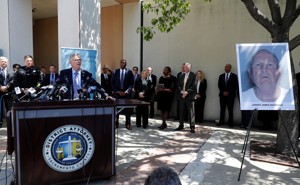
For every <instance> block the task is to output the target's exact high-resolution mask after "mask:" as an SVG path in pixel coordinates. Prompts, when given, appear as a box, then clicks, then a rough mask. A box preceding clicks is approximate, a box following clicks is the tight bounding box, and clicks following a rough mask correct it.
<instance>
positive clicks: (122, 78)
mask: <svg viewBox="0 0 300 185" xmlns="http://www.w3.org/2000/svg"><path fill="white" fill-rule="evenodd" d="M120 82H121V84H120V88H121V89H123V84H124V70H123V69H121V79H120Z"/></svg>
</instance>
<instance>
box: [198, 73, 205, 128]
mask: <svg viewBox="0 0 300 185" xmlns="http://www.w3.org/2000/svg"><path fill="white" fill-rule="evenodd" d="M195 85H196V95H195V122H198V123H202V122H203V114H204V105H205V100H206V88H207V81H206V79H205V75H204V73H203V71H201V70H198V71H197V73H196V80H195Z"/></svg>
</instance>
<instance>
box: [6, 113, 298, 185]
mask: <svg viewBox="0 0 300 185" xmlns="http://www.w3.org/2000/svg"><path fill="white" fill-rule="evenodd" d="M120 119H123V118H122V117H121V118H120ZM132 119H133V123H134V118H132ZM122 121H124V120H121V121H120V122H121V124H120V127H121V128H119V129H117V132H116V135H117V143H116V146H117V148H116V153H117V156H116V170H117V174H116V176H114V177H112V178H111V179H109V180H97V181H94V182H90V183H89V184H93V185H96V184H97V185H98V184H122V185H123V184H125V185H126V184H130V185H131V184H143V183H144V181H145V179H146V178H147V176H148V175H149V174H150V173H151V172H152V171H153V170H154V169H155V168H157V167H159V166H169V167H171V168H172V169H173V170H174V171H176V172H177V173H178V175H179V177H180V180H181V182H182V184H183V185H185V184H189V185H210V184H211V185H234V184H247V185H248V184H254V185H259V184H264V185H265V184H270V185H271V184H272V185H273V184H280V185H284V184H286V185H292V184H293V185H294V184H300V169H299V168H292V167H287V166H281V165H275V164H271V163H264V162H258V161H253V160H250V159H249V148H248V149H247V153H246V157H245V161H244V165H243V170H242V174H241V178H240V181H238V176H239V171H240V167H241V160H242V154H241V149H242V146H243V142H244V137H245V134H246V131H245V130H241V129H239V128H237V126H236V127H235V128H234V129H228V128H227V127H226V126H224V127H222V128H218V127H215V124H214V123H204V124H201V125H196V134H191V133H190V130H189V129H188V128H189V126H188V124H186V125H185V130H183V131H179V132H178V131H173V130H174V129H175V128H176V127H177V126H178V123H177V122H173V121H169V122H168V128H167V129H165V130H163V131H161V130H159V129H157V127H158V126H159V125H160V124H161V122H160V121H159V120H157V119H150V120H149V127H148V128H147V129H143V128H137V127H135V126H133V130H132V131H128V130H126V129H125V128H124V124H122ZM250 139H251V140H258V141H266V140H268V141H275V139H276V135H275V134H274V133H263V132H259V131H255V130H254V131H252V132H251V138H250ZM5 140H6V128H5V127H4V128H1V129H0V157H1V158H0V159H2V158H3V155H4V153H5V147H6V146H5ZM6 159H7V158H4V162H3V163H2V166H1V173H0V185H4V184H6V179H7V182H9V181H10V179H11V178H12V174H11V172H12V168H11V164H10V161H9V158H8V159H7V160H6ZM5 164H7V170H5V167H6V166H5ZM5 176H8V178H5ZM82 184H87V183H82Z"/></svg>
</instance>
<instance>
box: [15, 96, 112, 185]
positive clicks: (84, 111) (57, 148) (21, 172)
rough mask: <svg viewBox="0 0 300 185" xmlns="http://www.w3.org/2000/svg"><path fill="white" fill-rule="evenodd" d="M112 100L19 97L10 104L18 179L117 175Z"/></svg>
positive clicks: (38, 181) (54, 180)
mask: <svg viewBox="0 0 300 185" xmlns="http://www.w3.org/2000/svg"><path fill="white" fill-rule="evenodd" d="M115 106H116V105H115V103H114V102H113V101H110V100H95V101H52V102H51V101H49V102H19V103H18V104H16V105H15V106H14V107H13V108H12V113H11V121H12V125H13V134H12V137H14V150H15V154H16V180H17V184H19V185H20V184H24V185H25V184H31V185H35V184H37V185H40V184H73V183H76V182H80V181H85V180H88V179H90V180H93V179H100V178H110V177H111V176H113V175H115V173H116V172H115V129H114V121H115Z"/></svg>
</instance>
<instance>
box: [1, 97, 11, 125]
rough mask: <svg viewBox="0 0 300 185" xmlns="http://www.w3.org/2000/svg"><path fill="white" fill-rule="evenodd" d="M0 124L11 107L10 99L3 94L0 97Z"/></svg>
mask: <svg viewBox="0 0 300 185" xmlns="http://www.w3.org/2000/svg"><path fill="white" fill-rule="evenodd" d="M0 100H1V102H0V122H1V123H0V124H2V122H3V118H5V117H6V111H9V110H10V109H11V107H12V101H13V99H12V97H11V96H7V95H5V94H2V95H0Z"/></svg>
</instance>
